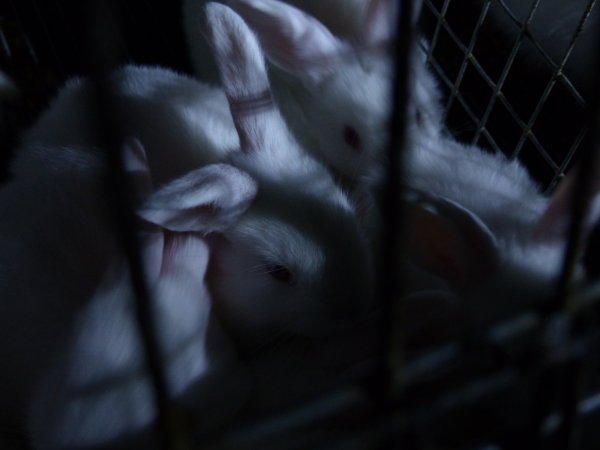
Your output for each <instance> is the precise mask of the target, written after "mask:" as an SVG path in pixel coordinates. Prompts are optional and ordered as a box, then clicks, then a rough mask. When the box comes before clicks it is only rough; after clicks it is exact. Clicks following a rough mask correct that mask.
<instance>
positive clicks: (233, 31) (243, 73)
mask: <svg viewBox="0 0 600 450" xmlns="http://www.w3.org/2000/svg"><path fill="white" fill-rule="evenodd" d="M206 21H207V23H206V25H207V27H206V33H207V38H208V40H209V42H210V43H211V44H212V47H213V52H214V55H215V58H216V60H217V66H218V67H219V72H220V74H221V81H222V84H223V89H224V90H225V93H226V94H227V99H228V101H229V107H230V110H231V114H232V116H233V121H234V123H235V127H236V130H237V132H238V135H239V138H240V147H241V150H242V151H243V152H246V153H250V152H252V151H254V150H257V149H259V148H262V147H263V146H264V142H265V139H267V137H268V136H269V133H268V132H266V131H267V129H270V128H271V127H272V126H273V125H275V127H278V126H282V125H283V120H282V119H280V118H279V121H277V116H278V114H277V111H276V108H275V105H274V103H273V99H272V95H271V90H270V85H269V79H268V77H267V71H266V68H265V61H264V57H263V54H262V51H261V49H260V47H259V45H258V42H257V40H256V37H255V36H254V35H253V33H252V32H251V31H250V29H249V28H248V26H247V25H246V24H245V23H244V21H243V20H242V18H241V17H240V16H238V15H237V14H236V13H235V12H233V11H232V10H231V9H230V8H228V7H227V6H225V5H221V4H219V3H209V4H208V5H207V6H206ZM268 113H275V114H268ZM273 121H276V122H277V123H276V124H273V123H272V122H273Z"/></svg>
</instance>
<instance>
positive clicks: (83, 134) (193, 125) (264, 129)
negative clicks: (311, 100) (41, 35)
mask: <svg viewBox="0 0 600 450" xmlns="http://www.w3.org/2000/svg"><path fill="white" fill-rule="evenodd" d="M209 8H210V10H209V14H211V17H212V19H213V21H212V25H211V26H212V27H213V28H214V31H215V32H216V31H218V33H215V34H214V35H215V36H216V35H218V36H221V37H220V39H223V41H221V42H219V45H218V46H215V48H216V52H217V59H218V60H221V61H223V64H222V65H221V66H222V67H223V66H224V65H227V64H229V69H227V70H223V74H222V75H223V83H224V85H225V87H226V89H225V91H226V92H227V96H226V95H225V94H224V93H223V92H222V91H220V90H217V89H213V88H211V87H208V86H206V85H204V84H201V83H198V82H196V81H194V80H192V79H190V78H187V77H185V76H181V75H178V74H176V73H173V72H171V71H168V70H165V69H158V68H140V67H133V66H128V67H125V68H123V69H121V70H119V71H117V72H116V73H114V74H113V75H112V76H111V78H110V86H111V90H112V94H113V95H114V98H115V100H116V103H115V106H116V108H115V114H116V118H117V119H120V120H122V122H121V123H122V125H123V126H124V131H125V134H126V135H127V136H135V137H137V138H138V139H139V140H140V141H141V143H142V145H143V147H144V148H145V153H146V154H147V159H148V161H147V164H148V167H149V169H148V171H149V174H150V175H149V177H151V179H152V181H153V182H154V183H155V185H156V186H157V189H158V191H157V192H156V193H155V194H154V195H153V196H151V197H150V198H149V199H148V201H147V202H145V203H144V204H143V205H142V206H141V207H140V208H139V209H138V215H139V216H140V217H141V218H143V219H145V220H146V221H149V222H151V223H154V224H155V225H156V226H158V227H160V228H161V229H162V230H165V229H166V230H169V232H168V233H167V235H169V234H171V233H182V232H185V233H200V234H206V233H209V232H211V233H210V236H209V238H208V239H209V240H208V242H209V244H210V248H211V258H212V257H214V265H215V266H216V268H215V269H214V271H213V270H212V269H211V270H210V271H209V273H208V275H207V284H208V288H209V291H210V293H211V295H212V297H213V298H214V302H213V307H212V308H210V307H209V305H208V304H207V303H206V302H200V303H198V302H190V301H189V300H190V299H189V297H187V295H186V296H182V295H180V294H181V293H182V291H181V290H180V289H183V291H185V293H186V294H190V291H189V290H188V289H191V290H192V291H193V292H194V293H195V294H193V295H192V297H193V296H196V298H197V297H198V296H199V297H204V295H205V293H206V291H205V290H204V289H205V288H204V286H203V285H202V284H194V285H191V284H188V282H189V281H193V280H196V281H199V279H202V277H203V270H204V268H205V264H206V261H205V260H204V259H202V258H204V257H205V255H204V256H202V257H198V258H199V259H198V260H197V261H196V260H195V259H193V260H191V259H188V257H187V256H185V252H184V253H183V254H182V253H179V256H178V257H177V258H179V259H177V258H176V259H175V262H177V261H182V264H184V266H185V267H186V268H187V269H189V268H190V267H193V268H194V269H193V270H192V271H191V272H190V271H184V272H177V273H176V274H173V276H172V277H171V276H170V275H169V276H166V275H165V274H164V273H163V272H162V271H158V273H159V274H160V278H159V281H158V284H157V285H155V286H153V287H154V288H155V289H154V290H153V292H154V293H155V294H156V297H155V299H154V300H155V301H156V304H155V307H156V308H158V309H159V310H161V313H160V314H159V315H160V316H161V317H162V319H160V320H159V340H160V342H161V344H162V345H164V346H165V347H164V349H166V350H165V351H166V353H168V356H169V358H168V359H169V362H168V363H167V365H166V368H167V375H168V383H169V388H170V394H171V395H172V396H173V397H174V398H175V399H177V400H181V401H184V402H185V401H186V400H188V401H189V402H191V403H192V404H193V403H194V399H196V398H201V399H202V398H204V397H205V396H208V397H210V398H212V401H215V402H216V404H217V405H218V404H219V402H220V401H223V397H221V396H220V395H216V394H215V395H213V391H215V389H216V388H215V389H213V388H202V387H200V390H199V392H195V388H196V386H195V385H196V384H197V383H198V382H199V381H201V380H204V378H203V377H204V376H206V377H208V380H209V381H210V380H212V378H211V373H213V372H212V368H215V367H216V366H214V365H212V362H214V360H213V359H211V358H212V356H210V355H209V356H210V357H209V358H208V359H206V358H207V356H206V351H212V350H214V351H215V352H216V353H217V355H218V354H221V356H222V357H224V358H225V361H227V350H225V351H224V352H221V351H220V350H219V347H215V348H208V350H207V348H206V347H203V346H204V345H205V344H206V340H205V339H203V338H202V336H203V334H204V333H206V317H207V315H208V314H209V312H210V310H211V309H214V310H216V311H217V312H218V314H219V315H221V314H222V317H223V323H224V326H225V328H226V329H227V332H230V333H231V336H233V337H235V338H236V339H239V340H238V342H236V344H239V343H240V342H241V343H243V344H244V345H250V346H252V343H254V342H260V341H261V340H262V339H263V338H264V337H265V335H266V336H268V335H269V334H275V335H277V334H278V333H280V332H287V333H290V334H295V335H298V336H301V337H305V338H309V337H312V336H327V335H329V334H335V333H338V332H340V331H343V330H345V331H346V332H349V331H351V330H352V325H353V324H354V323H355V322H356V320H357V319H358V318H359V317H360V316H361V314H362V313H363V312H364V311H367V310H368V309H369V308H370V307H371V304H370V280H371V266H370V259H369V255H368V250H367V245H366V240H365V238H364V237H363V234H362V231H361V228H360V224H359V220H358V217H357V215H356V213H355V211H354V208H353V206H352V204H351V202H350V201H349V199H348V197H347V196H346V195H345V194H344V193H343V192H342V191H341V190H340V189H339V188H338V187H337V186H336V185H335V183H334V182H333V179H332V177H331V175H330V174H329V173H328V172H327V170H326V169H325V168H324V167H323V166H322V165H321V164H319V163H318V162H316V161H315V160H314V159H313V158H312V157H310V156H308V155H307V154H305V153H304V151H303V149H302V148H301V147H300V146H299V145H298V144H297V143H296V142H295V140H294V139H293V138H292V136H291V134H290V133H289V131H288V130H287V128H286V126H285V123H284V122H283V120H282V118H281V117H280V115H279V113H278V111H277V110H276V108H275V107H274V106H271V107H268V108H267V109H266V110H263V111H258V112H252V111H250V113H247V112H246V113H236V112H235V111H236V110H235V109H234V110H233V111H234V113H233V116H232V114H231V113H230V111H229V108H228V101H229V104H230V105H236V104H239V102H240V101H241V100H246V99H247V97H252V96H257V95H261V94H262V88H263V87H264V86H267V87H268V81H267V80H266V74H265V72H264V66H262V65H263V64H264V63H263V61H262V57H260V55H257V54H256V53H252V54H251V55H248V54H246V53H244V52H246V51H247V50H248V49H250V50H252V49H254V50H255V49H257V48H258V46H257V44H256V42H254V43H252V42H251V41H252V40H253V39H254V38H253V36H252V34H251V32H250V31H249V30H248V29H247V28H246V27H245V26H244V25H243V21H242V20H241V19H240V18H239V17H237V16H236V15H235V14H234V13H233V12H232V11H231V10H229V9H228V8H226V7H223V6H214V5H211V6H210V7H209ZM233 49H239V51H240V52H241V53H238V52H237V51H233V52H232V50H233ZM232 55H233V57H234V58H238V59H237V61H238V63H239V64H238V65H235V64H234V65H231V64H230V62H229V61H226V60H227V59H228V58H230V57H231V56H232ZM257 58H258V59H257ZM261 67H263V69H261ZM248 77H249V78H251V79H252V80H253V82H254V84H253V83H249V82H248V81H249V80H248V79H247V78H248ZM256 77H258V78H260V77H262V78H261V79H256V80H255V79H254V78H256ZM249 86H250V87H251V89H249ZM252 86H253V87H252ZM255 89H257V90H258V89H261V92H255ZM91 93H92V86H91V84H90V83H89V81H87V80H75V81H73V82H71V83H70V84H68V85H67V86H66V87H65V88H64V89H63V91H62V92H61V93H60V94H59V96H58V97H57V98H56V99H55V100H54V102H53V103H52V104H51V106H50V108H49V109H48V110H47V111H46V112H45V113H44V114H43V115H42V117H41V118H40V120H39V121H38V122H37V123H36V124H35V125H34V126H33V127H32V129H31V130H29V131H28V132H27V133H26V135H25V136H24V137H23V141H22V145H21V148H20V149H19V151H18V154H17V157H16V160H15V161H14V163H13V165H12V166H11V168H12V175H13V181H12V182H11V183H9V184H8V185H7V186H6V187H5V188H4V189H3V190H2V191H0V205H1V207H2V220H1V221H0V236H1V241H0V242H1V245H2V246H3V251H2V263H1V264H0V283H2V291H3V292H9V296H7V297H5V302H3V305H4V307H5V308H6V311H5V312H6V314H2V318H0V321H2V323H1V324H2V325H3V326H2V331H1V332H2V333H3V335H2V336H1V337H2V340H1V342H2V343H4V344H8V345H3V346H1V347H0V352H1V353H2V354H1V356H2V357H3V361H11V362H10V363H7V364H8V365H9V366H10V368H11V370H10V371H5V372H3V374H2V375H1V376H2V380H1V381H3V382H2V387H3V392H2V393H3V400H4V399H6V402H4V403H3V405H4V407H6V408H9V410H10V411H11V412H14V411H15V410H17V411H19V410H20V411H19V413H21V414H22V415H23V416H25V415H29V414H30V413H31V412H33V417H32V418H31V419H30V421H29V426H30V427H31V430H32V432H33V433H34V434H35V436H37V438H36V442H37V444H38V446H39V447H40V448H44V446H45V445H49V446H52V445H54V443H61V444H66V443H69V444H72V445H73V446H77V445H85V444H89V443H99V442H100V441H105V440H111V439H112V438H115V437H117V436H118V437H127V436H124V434H127V435H129V434H130V433H134V434H135V433H137V432H138V431H140V429H141V428H142V429H143V428H144V427H145V426H146V425H147V424H148V421H149V420H150V419H151V418H152V417H153V413H152V411H151V410H147V409H146V406H147V405H149V404H150V402H149V397H148V390H147V384H148V380H147V378H146V377H145V376H143V375H142V374H141V373H140V372H139V370H138V369H139V361H140V359H139V350H140V345H139V341H137V340H136V338H135V337H134V335H133V334H132V332H133V329H134V327H133V323H132V316H131V311H130V307H131V293H130V287H129V285H128V282H127V279H126V274H125V273H124V272H122V271H121V270H120V268H121V267H122V263H121V260H120V259H119V257H118V255H119V252H118V251H117V249H116V244H115V242H114V236H113V235H112V231H111V227H110V226H109V218H110V216H109V214H108V211H107V209H106V205H105V204H104V202H102V201H98V200H97V199H102V198H103V193H104V189H105V188H106V187H105V186H104V178H103V177H102V173H103V170H104V169H103V167H104V166H103V156H102V153H101V150H100V148H99V145H100V142H98V141H97V140H96V139H95V138H94V133H93V132H92V129H91V122H88V120H89V119H91V118H92V117H93V116H92V109H91V106H90V104H89V102H88V100H89V99H90V96H91ZM232 108H233V106H232ZM239 136H243V139H240V138H239ZM240 141H241V142H240ZM240 146H241V150H242V151H240ZM125 160H126V162H127V163H128V164H131V165H132V166H133V169H132V172H133V175H134V180H136V181H135V183H134V185H137V186H138V187H139V186H142V187H143V186H149V183H148V180H144V179H143V177H142V179H140V164H141V162H144V161H143V160H141V159H140V158H139V155H135V154H134V155H129V156H128V157H127V158H126V159H125ZM144 163H145V162H144ZM197 168H198V169H197ZM193 169H196V170H195V171H193V172H190V171H191V170H193ZM142 172H143V171H142ZM188 172H190V173H189V174H188V175H186V174H187V173H188ZM215 173H216V175H217V178H214V177H215ZM142 175H143V173H142ZM223 177H225V180H229V181H227V182H226V183H222V181H223ZM256 186H258V191H257V193H256V194H255V192H254V187H256ZM246 208H247V209H248V210H247V211H246ZM191 219H194V220H191ZM90 236H94V238H93V239H90ZM15 237H16V238H15ZM195 239H196V238H195ZM198 245H199V244H198ZM202 245H203V244H202ZM150 246H151V249H153V248H154V244H152V243H151V245H150ZM160 247H161V246H159V248H160ZM155 251H156V250H151V251H150V252H149V253H145V260H146V261H148V260H152V257H151V255H152V254H154V252H155ZM164 258H165V259H168V258H169V256H168V254H165V255H164ZM181 258H183V260H181ZM194 261H196V263H197V266H196V265H194V264H195V263H194ZM190 264H191V266H190ZM163 265H164V264H163ZM211 265H213V262H212V261H211ZM160 267H161V265H160V264H157V263H156V261H155V262H154V263H151V264H150V269H149V271H150V272H151V273H156V272H157V270H158V268H160ZM273 269H277V270H273ZM196 270H197V271H196ZM286 271H287V272H289V273H290V274H291V276H290V277H289V278H288V277H287V276H286V273H287V272H286ZM215 272H216V275H215ZM31 273H35V274H37V280H36V282H35V283H32V282H31V277H30V276H29V275H27V274H31ZM282 274H283V276H282ZM180 276H181V277H183V278H185V280H184V283H183V285H181V283H180V281H179V278H178V277H180ZM163 289H164V290H163ZM40 299H43V301H42V302H41V301H40ZM173 299H177V300H173ZM40 303H41V305H40ZM163 307H164V308H165V309H164V310H163V309H162V308H163ZM247 311H252V314H246V313H247ZM107 322H108V323H109V324H110V325H107ZM179 322H181V324H179ZM173 323H178V327H181V328H177V330H173V327H172V324H173ZM21 324H27V325H26V327H25V328H23V329H22V328H21ZM184 325H185V326H184ZM172 330H173V331H172ZM172 332H173V333H174V334H171V333H172ZM190 335H194V336H196V337H197V338H198V341H191V342H190V341H188V337H189V336H190ZM225 341H226V340H225ZM188 343H189V345H190V346H189V347H186V345H187V344H188ZM224 345H225V347H224V348H225V349H226V348H227V345H226V344H224ZM175 348H176V349H177V350H176V351H175V352H174V353H172V352H171V351H170V350H171V349H175ZM93 349H95V350H94V354H95V355H97V357H98V358H99V359H98V360H97V362H93V361H92V359H93V356H92V353H90V352H91V351H92V350H93ZM179 352H181V353H179ZM171 356H173V357H175V359H172V360H171V359H170V357H171ZM213 356H214V355H213ZM203 361H204V363H203ZM206 361H210V363H209V364H208V367H209V368H210V369H211V370H208V372H207V371H206V369H207V365H206V364H205V363H206ZM171 362H172V364H171ZM32 364H35V369H33V368H32V367H31V366H32ZM121 374H128V376H129V375H131V376H132V377H133V378H132V379H131V380H130V381H131V383H132V384H129V381H128V382H124V383H119V384H118V386H116V387H115V389H114V390H113V389H108V390H106V391H101V392H97V395H96V394H93V395H92V396H91V397H86V396H85V395H83V396H82V395H81V391H80V390H79V388H86V389H87V388H88V387H94V386H95V385H96V382H97V381H99V379H100V380H105V379H106V378H110V377H112V376H113V375H119V376H120V375H121ZM230 375H231V374H230ZM233 378H234V381H235V382H234V384H233V385H232V386H229V385H227V384H223V383H225V380H223V379H222V378H221V377H216V381H215V382H217V383H218V385H217V386H218V389H216V390H217V391H218V390H219V389H224V391H225V392H226V393H227V395H226V400H227V399H229V400H228V401H230V402H229V406H226V405H224V408H225V410H227V411H230V410H229V409H228V408H232V409H235V407H236V406H237V405H239V403H238V402H241V401H243V398H241V395H242V393H243V388H244V386H243V385H240V380H239V379H235V376H233ZM201 386H203V385H202V384H201ZM236 387H237V388H239V391H236V390H235V389H234V388H236ZM4 389H6V392H4ZM189 389H192V390H193V391H194V392H195V395H199V396H200V397H194V396H192V397H189V396H188V395H187V392H188V390H189ZM229 392H230V393H229ZM236 392H240V397H239V398H238V397H236ZM55 393H57V395H58V397H55ZM5 394H6V395H5ZM32 394H35V397H34V398H30V395H32ZM231 397H233V399H231ZM63 400H64V401H63ZM117 400H125V403H124V404H122V405H120V407H124V408H131V411H129V412H127V411H125V410H123V409H119V410H118V411H117V410H116V409H115V408H117V406H118V405H117V403H118V402H117ZM30 402H32V404H33V406H30V404H31V403H30ZM226 403H227V402H226ZM202 405H203V404H201V405H198V404H196V405H195V408H192V409H193V410H197V409H198V408H200V409H201V411H200V412H204V413H207V411H208V410H210V411H209V412H211V413H213V412H214V411H212V409H211V408H204V410H202V407H203V406H202ZM30 408H33V409H30ZM217 409H219V408H217ZM227 411H225V412H223V411H222V412H223V414H226V413H227ZM220 417H221V416H220V414H216V415H215V416H214V417H212V418H213V419H214V420H217V421H218V420H219V418H220ZM51 419H52V420H51ZM117 419H119V420H117ZM202 419H203V417H202V415H201V416H200V419H199V420H200V423H201V424H202V423H204V424H205V425H206V422H203V420H202ZM204 419H206V420H209V419H210V417H208V418H204ZM99 420H102V421H103V425H104V426H105V427H106V428H102V425H100V424H99V426H98V427H94V426H93V425H94V424H95V423H96V421H99ZM122 420H125V422H122ZM209 422H210V420H209ZM75 428H76V430H75Z"/></svg>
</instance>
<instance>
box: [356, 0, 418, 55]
mask: <svg viewBox="0 0 600 450" xmlns="http://www.w3.org/2000/svg"><path fill="white" fill-rule="evenodd" d="M402 1H409V2H412V4H413V10H412V20H411V24H412V25H416V23H417V21H418V20H419V17H420V15H421V9H422V5H423V1H422V0H369V1H368V2H367V7H366V10H365V14H364V22H363V25H362V30H361V34H360V35H359V36H358V40H359V42H360V43H361V44H362V45H363V46H364V47H366V48H386V47H387V46H388V45H389V44H390V43H391V42H392V40H393V39H394V36H395V34H396V30H395V26H396V22H397V21H396V19H395V18H396V17H397V14H399V9H400V4H401V2H402Z"/></svg>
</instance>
